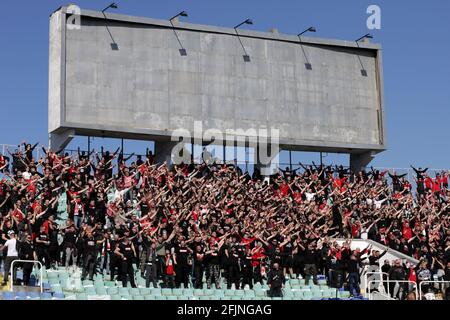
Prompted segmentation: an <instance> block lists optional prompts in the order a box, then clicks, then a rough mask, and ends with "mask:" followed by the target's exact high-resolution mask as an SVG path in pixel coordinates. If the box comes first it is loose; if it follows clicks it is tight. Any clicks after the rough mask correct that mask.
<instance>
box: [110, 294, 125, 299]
mask: <svg viewBox="0 0 450 320" xmlns="http://www.w3.org/2000/svg"><path fill="white" fill-rule="evenodd" d="M111 300H122V297H121V296H119V295H118V294H113V295H111Z"/></svg>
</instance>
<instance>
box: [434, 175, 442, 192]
mask: <svg viewBox="0 0 450 320" xmlns="http://www.w3.org/2000/svg"><path fill="white" fill-rule="evenodd" d="M432 191H433V193H434V194H435V195H436V196H437V197H438V196H439V193H440V192H441V176H440V174H439V173H438V174H437V175H436V179H434V180H433V189H432Z"/></svg>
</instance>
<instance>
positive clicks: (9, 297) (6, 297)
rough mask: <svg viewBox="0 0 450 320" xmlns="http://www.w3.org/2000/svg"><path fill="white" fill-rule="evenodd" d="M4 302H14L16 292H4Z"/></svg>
mask: <svg viewBox="0 0 450 320" xmlns="http://www.w3.org/2000/svg"><path fill="white" fill-rule="evenodd" d="M3 300H14V292H10V291H4V292H3Z"/></svg>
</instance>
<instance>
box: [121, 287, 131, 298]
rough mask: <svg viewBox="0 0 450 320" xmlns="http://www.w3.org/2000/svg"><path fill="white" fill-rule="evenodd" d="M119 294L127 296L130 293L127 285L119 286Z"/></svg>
mask: <svg viewBox="0 0 450 320" xmlns="http://www.w3.org/2000/svg"><path fill="white" fill-rule="evenodd" d="M119 294H120V295H121V296H123V295H127V296H128V295H130V292H129V290H128V287H119Z"/></svg>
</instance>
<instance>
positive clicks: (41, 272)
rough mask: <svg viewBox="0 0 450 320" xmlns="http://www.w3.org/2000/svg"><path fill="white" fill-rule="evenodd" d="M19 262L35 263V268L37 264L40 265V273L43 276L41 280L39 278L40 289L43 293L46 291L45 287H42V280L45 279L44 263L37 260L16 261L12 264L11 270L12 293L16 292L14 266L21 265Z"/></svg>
mask: <svg viewBox="0 0 450 320" xmlns="http://www.w3.org/2000/svg"><path fill="white" fill-rule="evenodd" d="M19 262H25V263H27V262H28V263H33V266H34V265H35V264H38V265H39V271H40V274H41V276H40V278H39V286H40V288H41V293H42V292H43V291H44V289H43V285H42V279H43V278H44V273H43V271H42V263H41V262H39V261H37V260H19V259H18V260H14V261H13V262H12V263H11V270H10V273H11V274H10V277H11V288H10V291H14V264H15V263H19Z"/></svg>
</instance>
